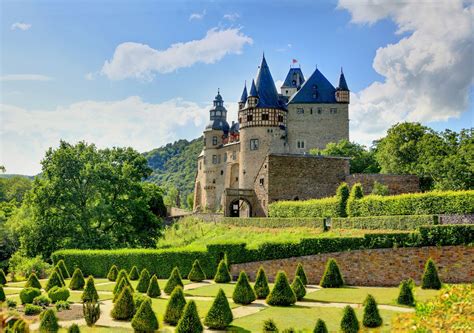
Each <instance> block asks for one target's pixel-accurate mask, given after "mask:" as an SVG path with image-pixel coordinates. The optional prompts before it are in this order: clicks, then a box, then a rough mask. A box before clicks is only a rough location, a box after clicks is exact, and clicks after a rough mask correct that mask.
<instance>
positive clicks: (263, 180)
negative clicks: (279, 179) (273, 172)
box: [260, 178, 265, 186]
mask: <svg viewBox="0 0 474 333" xmlns="http://www.w3.org/2000/svg"><path fill="white" fill-rule="evenodd" d="M264 183H265V179H264V178H260V186H263V184H264Z"/></svg>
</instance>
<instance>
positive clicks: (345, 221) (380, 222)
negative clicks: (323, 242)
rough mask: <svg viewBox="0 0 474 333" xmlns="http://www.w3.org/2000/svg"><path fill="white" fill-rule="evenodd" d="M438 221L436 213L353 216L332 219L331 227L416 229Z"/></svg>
mask: <svg viewBox="0 0 474 333" xmlns="http://www.w3.org/2000/svg"><path fill="white" fill-rule="evenodd" d="M437 223H438V216H436V215H396V216H353V217H347V218H333V219H331V229H372V230H377V229H384V230H415V229H417V228H419V227H421V226H426V225H434V224H437Z"/></svg>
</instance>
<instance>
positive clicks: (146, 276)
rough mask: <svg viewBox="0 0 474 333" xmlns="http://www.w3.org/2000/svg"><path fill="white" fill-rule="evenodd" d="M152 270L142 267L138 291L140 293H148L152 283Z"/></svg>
mask: <svg viewBox="0 0 474 333" xmlns="http://www.w3.org/2000/svg"><path fill="white" fill-rule="evenodd" d="M150 279H151V276H150V272H148V270H147V269H146V268H144V269H142V271H141V273H140V279H138V284H137V291H138V292H140V293H146V291H147V290H148V286H149V285H150Z"/></svg>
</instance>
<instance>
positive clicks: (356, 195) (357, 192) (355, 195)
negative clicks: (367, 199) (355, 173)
mask: <svg viewBox="0 0 474 333" xmlns="http://www.w3.org/2000/svg"><path fill="white" fill-rule="evenodd" d="M363 197H364V189H363V188H362V184H361V183H355V184H354V185H352V188H351V192H350V193H349V198H348V200H359V199H362V198H363Z"/></svg>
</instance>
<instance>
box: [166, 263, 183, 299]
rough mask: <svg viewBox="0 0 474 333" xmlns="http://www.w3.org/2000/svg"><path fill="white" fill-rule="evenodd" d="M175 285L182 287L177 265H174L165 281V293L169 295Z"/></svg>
mask: <svg viewBox="0 0 474 333" xmlns="http://www.w3.org/2000/svg"><path fill="white" fill-rule="evenodd" d="M177 286H180V287H181V288H183V281H181V274H179V269H178V267H175V268H174V269H173V271H172V272H171V276H170V278H169V279H168V281H167V282H166V286H165V289H164V291H165V293H167V294H168V295H169V294H171V293H172V292H173V290H174V288H176V287H177Z"/></svg>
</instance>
